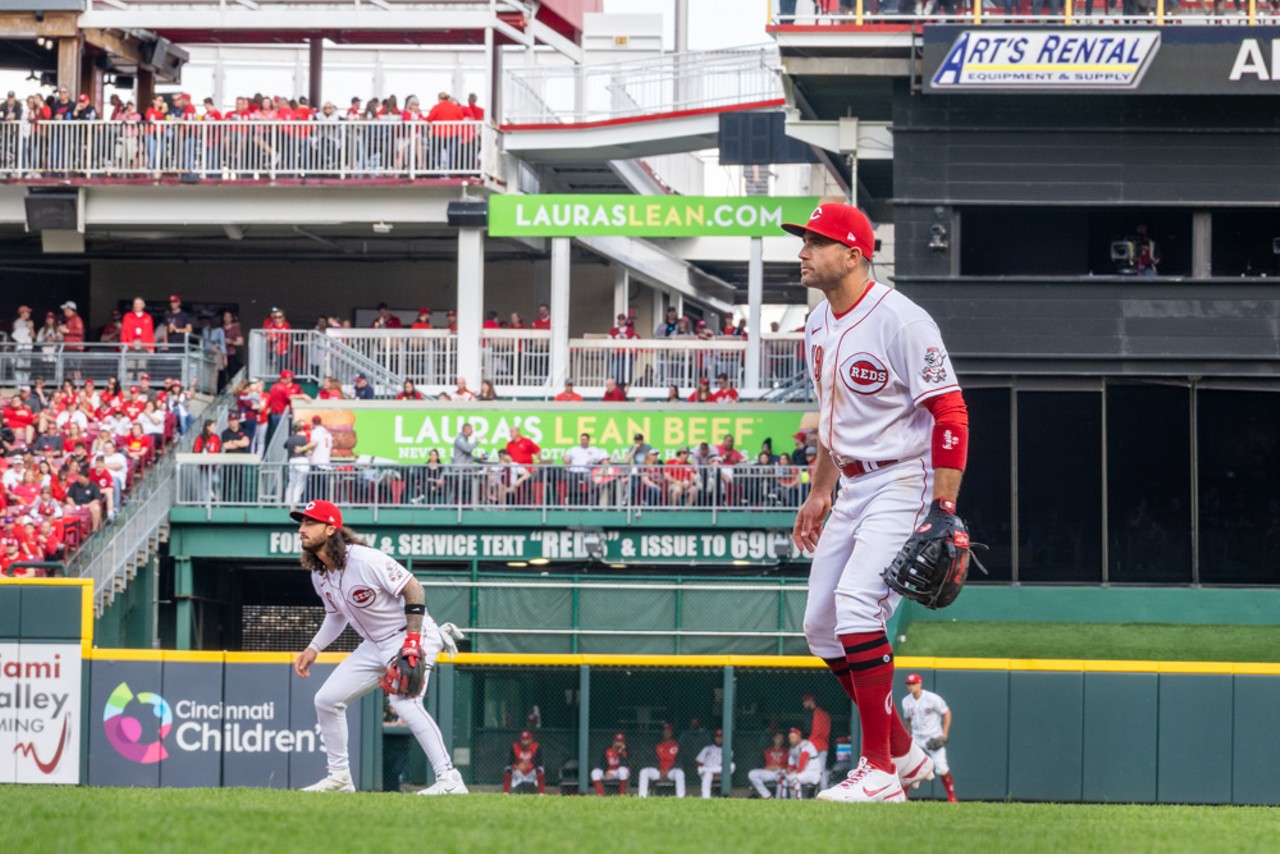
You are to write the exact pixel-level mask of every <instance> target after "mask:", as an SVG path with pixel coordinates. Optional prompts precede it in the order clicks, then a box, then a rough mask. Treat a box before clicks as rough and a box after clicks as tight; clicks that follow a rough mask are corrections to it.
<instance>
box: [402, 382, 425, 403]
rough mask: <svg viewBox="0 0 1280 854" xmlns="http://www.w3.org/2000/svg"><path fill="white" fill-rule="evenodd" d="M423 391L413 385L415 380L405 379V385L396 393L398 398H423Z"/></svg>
mask: <svg viewBox="0 0 1280 854" xmlns="http://www.w3.org/2000/svg"><path fill="white" fill-rule="evenodd" d="M422 399H423V397H422V392H420V391H418V389H417V388H415V387H414V385H413V380H405V381H404V387H403V388H401V389H400V393H399V394H397V395H396V400H422Z"/></svg>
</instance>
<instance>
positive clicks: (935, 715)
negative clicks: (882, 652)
mask: <svg viewBox="0 0 1280 854" xmlns="http://www.w3.org/2000/svg"><path fill="white" fill-rule="evenodd" d="M907 690H908V691H910V692H911V693H910V694H908V695H907V696H905V697H903V698H902V714H903V717H905V718H906V719H907V720H909V721H911V738H912V739H914V740H915V742H916V744H918V745H920V746H921V747H923V748H924V752H925V753H928V754H929V758H930V759H932V760H933V769H934V772H935V773H936V774H937V775H938V777H939V779H941V780H942V785H943V786H944V787H945V788H946V790H947V800H949V801H951V803H953V804H954V803H955V802H956V784H955V782H954V781H952V779H951V766H950V765H948V764H947V741H948V740H950V738H951V708H950V707H949V706H948V705H947V701H946V700H944V699H942V698H941V697H939V696H938V695H937V694H935V693H933V692H932V691H926V690H924V683H923V682H922V681H921V680H920V674H919V673H911V674H909V675H908V676H907Z"/></svg>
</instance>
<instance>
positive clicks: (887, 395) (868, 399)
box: [804, 282, 960, 465]
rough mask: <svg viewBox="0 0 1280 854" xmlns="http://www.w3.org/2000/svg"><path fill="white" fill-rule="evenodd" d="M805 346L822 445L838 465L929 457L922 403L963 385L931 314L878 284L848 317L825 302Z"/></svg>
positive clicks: (812, 319)
mask: <svg viewBox="0 0 1280 854" xmlns="http://www.w3.org/2000/svg"><path fill="white" fill-rule="evenodd" d="M804 342H805V353H806V354H807V356H808V360H809V364H808V368H809V372H810V377H811V378H812V380H813V385H814V389H815V391H816V392H817V396H818V402H819V410H820V416H819V418H820V420H819V422H818V439H819V440H820V441H821V443H822V445H823V446H824V447H825V448H827V449H828V450H829V451H831V453H832V456H833V457H834V458H835V460H836V464H837V465H845V464H847V463H850V462H853V461H855V460H856V461H861V462H873V463H874V462H877V461H885V460H908V459H916V458H922V457H928V455H929V453H930V442H931V438H932V434H933V416H932V415H931V414H930V413H929V411H928V410H927V409H923V408H921V407H920V404H921V403H923V402H924V401H926V400H928V399H929V398H932V397H937V396H938V395H941V394H946V393H948V392H952V391H959V389H960V386H959V384H958V383H957V382H956V378H955V374H954V372H953V371H952V369H951V366H950V364H948V362H947V352H946V349H945V348H944V347H943V345H942V334H941V333H940V332H939V331H938V327H937V325H936V324H935V323H934V322H933V320H932V318H930V317H929V315H928V314H927V313H926V312H925V311H924V309H922V308H920V307H919V306H917V305H916V304H915V303H913V302H911V300H909V299H907V298H906V297H905V296H903V295H902V294H900V293H898V292H897V291H895V290H893V289H892V288H889V287H887V286H885V285H882V284H880V283H879V282H872V283H871V286H870V288H868V290H867V292H866V293H865V294H863V296H862V299H861V300H859V301H858V303H857V304H856V305H854V306H853V307H852V308H851V309H849V310H848V311H847V312H845V313H844V315H842V316H837V315H836V314H835V312H833V311H832V310H831V306H830V304H829V303H828V302H827V301H826V300H823V301H822V302H820V303H819V304H818V305H817V307H816V308H814V309H813V311H812V313H810V315H809V322H808V323H807V324H805V330H804Z"/></svg>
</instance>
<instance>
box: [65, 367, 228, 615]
mask: <svg viewBox="0 0 1280 854" xmlns="http://www.w3.org/2000/svg"><path fill="white" fill-rule="evenodd" d="M243 376H244V372H243V371H241V372H239V373H237V374H236V376H235V377H233V378H232V380H231V382H229V383H228V384H227V389H228V390H227V391H223V392H222V393H221V394H219V395H218V396H217V397H216V398H214V400H213V402H212V403H210V405H209V406H208V407H207V408H206V409H205V411H204V412H203V413H202V417H201V420H204V419H212V420H213V421H214V422H215V423H216V424H217V425H218V427H219V429H221V428H222V426H223V425H225V424H226V413H227V411H228V409H229V408H230V407H231V406H235V405H236V397H235V395H234V394H233V393H232V392H231V391H229V390H230V389H233V388H235V387H236V386H237V385H239V383H240V380H241V378H242V377H243ZM198 433H199V430H198V429H193V430H188V431H187V432H186V433H184V434H183V435H182V436H181V437H180V438H179V439H178V441H177V442H176V443H175V445H174V447H173V448H172V449H171V450H170V452H169V453H166V454H164V455H162V456H161V457H160V459H159V461H158V462H157V463H156V464H155V466H153V467H152V469H151V470H150V471H149V472H147V473H146V474H145V476H144V477H143V480H142V483H140V484H138V485H137V486H136V487H135V488H134V489H132V490H131V491H130V492H128V493H127V494H126V496H125V499H126V500H125V502H124V504H123V506H122V507H121V508H120V509H119V510H118V511H117V513H116V518H115V522H114V523H112V524H111V525H110V526H108V527H104V528H101V529H99V531H98V532H97V533H95V534H94V535H92V536H90V537H89V539H88V540H87V541H86V542H85V545H84V546H83V547H82V548H81V549H80V550H79V551H77V552H76V553H75V554H74V555H73V556H72V558H71V560H70V561H69V562H68V564H67V575H68V576H75V577H78V578H92V579H93V601H94V610H95V613H96V614H98V615H99V616H100V615H101V614H102V611H103V609H104V608H106V607H107V605H109V604H111V601H112V600H113V599H114V598H115V595H116V594H117V593H119V592H122V591H123V590H124V589H125V587H127V586H128V584H129V582H130V581H132V580H133V577H134V575H135V574H136V572H137V571H138V569H139V568H140V567H141V566H143V565H144V564H145V563H146V562H147V560H149V559H150V557H151V556H152V554H154V552H155V549H156V548H157V547H158V545H159V542H160V540H161V538H162V537H163V535H164V531H165V530H166V528H167V525H168V522H169V510H170V509H171V508H172V507H173V506H174V499H175V497H176V494H177V485H178V482H177V477H176V472H177V458H178V457H179V456H180V455H181V454H182V452H187V451H190V450H191V448H192V447H194V445H195V440H196V436H197V434H198Z"/></svg>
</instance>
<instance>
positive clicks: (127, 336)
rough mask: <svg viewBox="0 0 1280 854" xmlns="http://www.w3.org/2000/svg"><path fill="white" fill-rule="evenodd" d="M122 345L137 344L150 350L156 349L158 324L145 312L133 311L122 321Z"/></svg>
mask: <svg viewBox="0 0 1280 854" xmlns="http://www.w3.org/2000/svg"><path fill="white" fill-rule="evenodd" d="M120 343H121V344H123V345H124V346H125V347H128V346H130V345H131V344H135V343H136V344H137V345H139V346H141V347H144V348H146V349H148V350H154V349H155V348H156V324H155V321H154V320H152V319H151V315H149V314H147V313H146V312H145V311H143V312H137V311H131V312H129V313H128V314H126V315H125V316H124V318H123V319H122V320H121V321H120Z"/></svg>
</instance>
